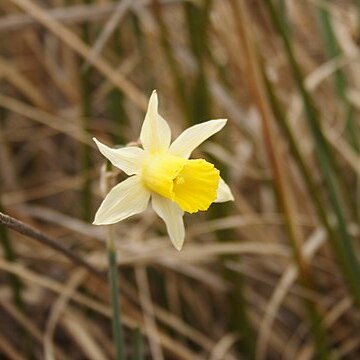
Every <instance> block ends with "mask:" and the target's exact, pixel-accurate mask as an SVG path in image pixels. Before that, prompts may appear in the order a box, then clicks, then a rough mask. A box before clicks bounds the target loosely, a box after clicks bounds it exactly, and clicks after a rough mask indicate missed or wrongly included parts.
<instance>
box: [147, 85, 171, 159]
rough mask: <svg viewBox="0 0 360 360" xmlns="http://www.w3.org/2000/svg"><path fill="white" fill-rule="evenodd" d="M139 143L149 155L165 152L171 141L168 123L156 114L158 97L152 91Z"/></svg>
mask: <svg viewBox="0 0 360 360" xmlns="http://www.w3.org/2000/svg"><path fill="white" fill-rule="evenodd" d="M140 141H141V144H142V146H143V147H144V149H145V150H147V151H149V152H151V153H157V152H165V151H167V150H168V148H169V145H170V141H171V131H170V128H169V125H168V123H167V122H166V121H165V120H164V119H163V118H162V117H161V116H160V115H159V113H158V97H157V93H156V91H155V90H154V91H153V93H152V95H151V97H150V100H149V105H148V109H147V112H146V115H145V120H144V123H143V125H142V128H141V133H140Z"/></svg>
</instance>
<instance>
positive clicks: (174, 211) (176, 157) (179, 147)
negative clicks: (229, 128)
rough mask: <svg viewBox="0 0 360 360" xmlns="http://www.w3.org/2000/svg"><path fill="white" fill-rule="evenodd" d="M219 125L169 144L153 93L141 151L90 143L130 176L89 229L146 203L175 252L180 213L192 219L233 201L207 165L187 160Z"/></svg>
mask: <svg viewBox="0 0 360 360" xmlns="http://www.w3.org/2000/svg"><path fill="white" fill-rule="evenodd" d="M225 124H226V120H224V119H221V120H210V121H207V122H204V123H202V124H198V125H194V126H192V127H190V128H188V129H187V130H185V131H184V132H183V133H182V134H181V135H180V136H179V137H178V138H177V139H176V140H175V141H174V142H173V143H171V131H170V128H169V125H168V124H167V122H166V121H165V120H164V119H163V118H162V117H161V116H160V115H159V113H158V98H157V94H156V91H154V92H153V93H152V95H151V97H150V101H149V105H148V110H147V113H146V115H145V120H144V123H143V125H142V129H141V133H140V141H141V144H142V146H143V149H141V148H139V147H135V146H130V147H124V148H120V149H113V148H110V147H108V146H106V145H104V144H102V143H101V142H100V141H98V140H97V139H96V138H94V141H95V143H96V145H97V146H98V148H99V150H100V152H101V153H102V154H103V155H104V156H105V157H106V158H107V159H108V160H109V161H110V162H111V163H112V164H113V165H114V166H116V167H117V168H119V169H120V170H122V171H124V172H125V173H126V174H127V175H129V176H130V177H129V178H127V179H126V180H124V181H122V182H121V183H119V184H118V185H116V186H114V187H113V188H112V189H111V191H110V192H109V193H108V194H107V196H106V197H105V199H104V201H103V202H102V204H101V205H100V208H99V209H98V211H97V213H96V215H95V220H94V224H95V225H107V224H114V223H116V222H118V221H121V220H124V219H126V218H128V217H129V216H131V215H134V214H138V213H140V212H142V211H144V210H145V209H146V207H147V205H148V203H149V200H150V198H151V203H152V207H153V209H154V210H155V212H156V213H157V214H158V215H159V216H160V217H161V218H162V219H163V220H164V222H165V224H166V228H167V231H168V233H169V236H170V239H171V241H172V243H173V245H174V246H175V248H176V249H177V250H181V248H182V245H183V243H184V238H185V229H184V222H183V215H184V211H186V212H189V213H195V212H197V211H199V210H207V209H208V208H209V206H210V205H211V203H213V202H225V201H230V200H234V198H233V196H232V194H231V191H230V189H229V187H228V186H227V185H226V184H225V182H224V181H223V180H222V179H221V178H220V174H219V170H217V169H216V168H215V167H214V165H213V164H211V163H209V162H207V161H205V160H203V159H195V160H193V159H189V157H190V154H191V153H192V151H193V150H194V149H195V148H196V147H198V146H199V145H200V144H201V143H202V142H203V141H205V140H206V139H207V138H209V137H210V136H212V135H214V134H215V133H217V132H218V131H220V130H221V129H222V128H223V127H224V125H225ZM170 143H171V144H170Z"/></svg>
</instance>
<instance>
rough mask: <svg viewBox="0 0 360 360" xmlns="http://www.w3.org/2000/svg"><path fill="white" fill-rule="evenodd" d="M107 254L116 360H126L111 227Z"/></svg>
mask: <svg viewBox="0 0 360 360" xmlns="http://www.w3.org/2000/svg"><path fill="white" fill-rule="evenodd" d="M107 253H108V262H109V289H110V299H111V309H112V317H111V321H112V330H113V340H114V346H115V352H116V360H125V342H124V334H123V329H122V325H121V307H120V294H119V275H118V269H117V257H116V248H115V243H114V239H113V233H112V226H111V225H109V226H108V241H107Z"/></svg>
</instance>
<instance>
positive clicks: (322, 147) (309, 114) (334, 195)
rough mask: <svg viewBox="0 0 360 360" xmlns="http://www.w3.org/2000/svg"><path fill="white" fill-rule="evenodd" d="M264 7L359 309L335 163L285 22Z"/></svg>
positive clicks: (358, 274)
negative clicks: (299, 106)
mask: <svg viewBox="0 0 360 360" xmlns="http://www.w3.org/2000/svg"><path fill="white" fill-rule="evenodd" d="M265 3H266V5H267V6H268V9H269V12H270V16H271V18H272V20H273V23H274V25H275V26H276V28H277V30H278V32H279V34H280V36H281V38H282V40H283V44H284V48H285V51H286V54H287V56H288V59H289V63H290V67H291V70H292V72H293V75H294V78H295V81H296V84H297V86H298V88H299V91H300V95H301V97H302V100H303V103H304V107H305V111H306V119H307V121H308V125H309V128H310V130H311V134H312V136H313V138H314V144H315V150H316V156H317V160H318V163H319V166H320V169H321V173H322V175H323V178H324V183H325V185H326V188H327V192H328V196H329V200H330V203H331V206H332V209H333V211H334V213H335V216H336V219H337V224H336V226H337V231H338V234H339V238H338V237H336V238H335V239H334V241H332V242H331V245H332V247H333V250H334V254H335V256H336V257H337V259H338V260H339V263H340V265H341V268H342V270H343V274H344V277H345V278H346V280H347V283H348V286H349V289H350V291H351V292H352V295H353V298H354V300H355V303H356V304H357V306H358V307H360V281H359V279H360V268H359V263H358V260H357V258H356V252H355V249H354V247H353V245H352V239H351V237H350V235H349V233H348V230H347V225H346V220H345V215H344V212H343V208H342V205H341V199H340V193H339V185H338V181H337V178H336V173H334V168H333V162H332V161H331V157H332V154H331V153H330V150H329V145H328V143H327V141H326V139H325V137H324V135H323V133H322V131H321V128H320V125H319V123H320V122H319V117H318V114H317V111H316V109H315V107H314V104H313V103H312V100H311V97H310V95H309V93H308V92H307V90H306V89H305V86H304V82H303V77H302V74H301V71H300V68H299V66H298V64H297V62H296V60H295V56H294V53H293V50H292V47H291V44H290V40H289V37H288V34H287V32H286V29H284V28H283V26H282V22H281V20H280V18H279V16H278V14H277V12H276V10H275V8H274V6H273V3H272V1H271V0H266V1H265ZM330 239H332V238H330Z"/></svg>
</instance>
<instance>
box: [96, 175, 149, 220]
mask: <svg viewBox="0 0 360 360" xmlns="http://www.w3.org/2000/svg"><path fill="white" fill-rule="evenodd" d="M149 199H150V192H149V191H148V190H147V189H146V188H145V187H144V186H143V184H142V181H141V179H140V177H139V176H137V175H134V176H131V177H129V178H128V179H126V180H124V181H122V182H121V183H120V184H118V185H116V186H114V187H113V188H112V189H111V190H110V192H109V193H108V194H107V195H106V197H105V199H104V201H103V202H102V203H101V205H100V207H99V209H98V211H97V212H96V215H95V220H94V222H93V224H95V225H108V224H114V223H116V222H118V221H121V220H124V219H126V218H128V217H129V216H131V215H135V214H138V213H141V212H142V211H144V210H145V209H146V207H147V205H148V202H149Z"/></svg>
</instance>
